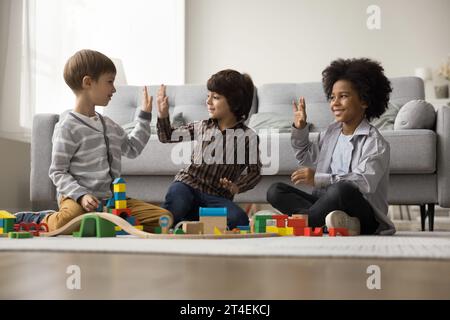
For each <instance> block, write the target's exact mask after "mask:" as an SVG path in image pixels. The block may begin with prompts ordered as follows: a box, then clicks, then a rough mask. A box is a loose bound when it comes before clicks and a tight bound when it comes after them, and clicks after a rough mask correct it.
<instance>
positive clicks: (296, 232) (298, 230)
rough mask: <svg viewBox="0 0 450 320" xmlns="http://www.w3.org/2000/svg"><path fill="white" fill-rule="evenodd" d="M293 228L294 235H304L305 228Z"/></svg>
mask: <svg viewBox="0 0 450 320" xmlns="http://www.w3.org/2000/svg"><path fill="white" fill-rule="evenodd" d="M293 228H294V236H304V235H305V228H303V227H293Z"/></svg>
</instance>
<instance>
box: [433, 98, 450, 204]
mask: <svg viewBox="0 0 450 320" xmlns="http://www.w3.org/2000/svg"><path fill="white" fill-rule="evenodd" d="M436 134H437V176H438V202H439V206H441V207H444V208H450V107H448V106H441V107H439V109H438V111H437V118H436Z"/></svg>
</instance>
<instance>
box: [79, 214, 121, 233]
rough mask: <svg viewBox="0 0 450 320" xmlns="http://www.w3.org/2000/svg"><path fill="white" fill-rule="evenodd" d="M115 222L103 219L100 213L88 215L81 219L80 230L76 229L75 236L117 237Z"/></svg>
mask: <svg viewBox="0 0 450 320" xmlns="http://www.w3.org/2000/svg"><path fill="white" fill-rule="evenodd" d="M114 227H115V225H114V223H112V222H110V221H107V220H105V219H102V218H101V217H99V216H98V215H94V214H91V215H87V216H85V217H84V218H83V219H82V220H81V226H80V231H76V232H74V233H73V236H74V237H81V238H84V237H97V238H106V237H115V236H116V231H115V228H114Z"/></svg>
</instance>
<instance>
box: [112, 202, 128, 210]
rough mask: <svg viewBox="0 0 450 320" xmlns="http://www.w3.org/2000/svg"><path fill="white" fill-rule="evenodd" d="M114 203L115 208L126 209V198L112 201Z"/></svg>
mask: <svg viewBox="0 0 450 320" xmlns="http://www.w3.org/2000/svg"><path fill="white" fill-rule="evenodd" d="M114 205H115V208H116V209H126V208H127V201H126V200H119V201H114Z"/></svg>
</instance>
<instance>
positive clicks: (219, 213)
mask: <svg viewBox="0 0 450 320" xmlns="http://www.w3.org/2000/svg"><path fill="white" fill-rule="evenodd" d="M227 214H228V210H227V208H202V207H200V210H199V215H200V217H202V216H203V217H206V216H208V217H211V216H214V217H226V216H227Z"/></svg>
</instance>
